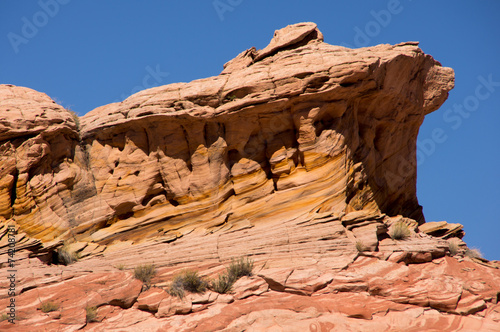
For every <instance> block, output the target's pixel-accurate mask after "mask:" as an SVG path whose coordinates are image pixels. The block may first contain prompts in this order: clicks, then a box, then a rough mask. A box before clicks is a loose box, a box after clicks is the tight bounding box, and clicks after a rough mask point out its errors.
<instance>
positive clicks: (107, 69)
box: [0, 0, 500, 259]
mask: <svg viewBox="0 0 500 332" xmlns="http://www.w3.org/2000/svg"><path fill="white" fill-rule="evenodd" d="M55 4H57V5H55ZM388 13H389V15H387V14H388ZM384 14H385V15H384ZM499 14H500V1H497V0H489V1H488V0H483V1H450V0H447V1H411V0H401V1H395V0H389V1H385V0H384V1H332V0H328V1H327V0H325V1H309V2H306V1H263V0H252V1H250V0H220V1H212V0H198V1H193V0H190V1H167V0H161V1H116V0H115V1H95V0H94V1H90V0H89V1H75V0H73V1H69V0H42V1H14V0H11V1H8V0H4V1H1V2H0V83H9V84H15V85H20V86H26V87H30V88H33V89H36V90H38V91H42V92H45V93H47V94H48V95H49V96H51V97H52V98H55V99H57V100H58V101H59V102H60V103H62V105H63V106H65V107H70V108H72V109H73V110H75V111H76V112H78V113H79V114H80V115H83V114H85V113H87V112H88V111H90V110H92V109H94V108H95V107H98V106H101V105H104V104H107V103H111V102H114V101H118V100H122V99H124V98H125V97H127V96H128V95H130V94H132V93H133V92H136V91H137V90H139V89H142V88H146V87H149V86H153V85H154V86H157V85H163V84H169V83H174V82H189V81H191V80H194V79H197V78H203V77H208V76H214V75H217V74H219V73H220V71H221V70H222V65H223V64H224V63H225V62H227V61H228V60H230V59H232V58H233V57H234V56H236V55H237V54H238V53H240V52H241V51H243V50H245V49H247V48H250V47H251V46H256V47H257V48H263V47H265V46H266V45H267V43H268V42H269V41H270V39H271V37H272V35H273V33H274V30H276V29H279V28H282V27H284V26H286V25H289V24H293V23H297V22H304V21H312V22H316V23H317V24H318V27H319V29H320V30H321V31H322V32H323V34H324V35H325V41H326V42H327V43H330V44H338V45H346V46H352V47H356V46H366V45H376V44H380V43H391V44H394V43H399V42H403V41H409V40H411V41H420V43H421V44H420V47H421V48H422V49H423V51H424V52H426V53H428V54H431V55H432V56H434V58H436V59H437V60H438V61H440V62H441V63H442V64H443V66H447V67H452V68H453V69H454V70H455V74H456V87H455V89H454V90H453V91H452V92H451V93H450V97H449V99H448V101H447V102H446V103H445V104H444V105H443V106H442V108H441V109H440V110H438V111H437V112H435V113H433V114H431V115H429V116H428V117H427V118H426V120H425V122H424V125H423V126H422V128H421V130H420V134H419V141H420V142H421V143H420V149H419V151H420V154H419V168H418V187H417V190H418V198H419V201H420V204H421V205H423V207H424V213H425V216H426V219H427V221H436V220H446V221H448V222H458V223H462V224H463V225H465V231H466V233H467V235H466V237H465V240H466V242H468V244H469V246H471V247H477V248H480V249H481V251H482V252H483V253H484V254H485V256H486V258H489V259H500V244H499V243H500V241H499V238H500V235H499V234H500V217H499V215H500V214H499V212H498V205H496V204H498V203H499V202H500V181H499V179H500V177H499V171H498V170H499V163H500V153H499V152H500V147H499V143H500V130H499V129H498V125H499V124H500V65H499V54H500V37H499V36H500V20H499ZM360 31H361V32H360ZM151 72H152V73H154V74H151ZM148 75H149V76H148ZM145 78H146V79H145ZM481 78H482V79H483V80H486V81H488V80H489V81H492V82H493V83H487V84H486V85H487V86H486V85H485V84H484V83H482V82H483V81H482V80H481ZM460 109H461V110H460ZM436 129H437V130H441V131H442V133H443V132H444V135H445V136H446V139H445V140H444V141H442V140H441V141H439V142H437V141H436V140H434V141H433V142H432V143H431V141H432V132H433V131H434V130H436Z"/></svg>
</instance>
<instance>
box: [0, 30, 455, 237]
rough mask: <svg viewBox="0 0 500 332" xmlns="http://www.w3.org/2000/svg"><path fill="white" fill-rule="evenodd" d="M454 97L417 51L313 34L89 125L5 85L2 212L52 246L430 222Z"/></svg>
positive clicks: (449, 76) (250, 54) (134, 101)
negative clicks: (424, 128) (436, 161)
mask: <svg viewBox="0 0 500 332" xmlns="http://www.w3.org/2000/svg"><path fill="white" fill-rule="evenodd" d="M452 87H453V71H452V70H451V69H450V68H445V67H442V66H441V65H440V64H439V63H438V62H437V61H435V60H434V59H433V58H432V57H430V56H428V55H425V54H424V53H423V52H422V51H421V50H420V49H419V48H418V46H417V44H416V43H403V44H399V45H395V46H390V45H379V46H376V47H371V48H364V49H357V50H351V49H347V48H344V47H339V46H331V45H328V44H326V43H324V42H323V38H322V35H321V33H320V32H319V31H318V29H317V28H316V26H315V25H314V24H300V25H296V26H292V27H288V28H285V29H282V30H280V31H278V32H277V33H276V35H275V36H274V38H273V40H272V41H271V43H270V45H269V46H268V47H266V48H265V49H264V50H261V51H256V50H255V49H250V50H247V51H246V52H243V53H242V54H240V55H239V56H238V57H236V58H235V59H234V60H232V61H230V62H229V63H227V64H226V65H225V69H224V71H223V72H222V73H221V75H219V76H217V77H211V78H207V79H201V80H197V81H193V82H191V83H178V84H170V85H167V86H162V87H157V88H153V89H148V90H145V91H142V92H140V93H137V94H135V95H133V96H131V97H130V98H128V99H126V100H125V101H123V102H122V103H115V104H110V105H106V106H103V107H99V108H97V109H95V110H94V111H92V112H89V113H88V114H86V115H85V116H84V117H82V118H81V119H80V122H81V128H80V130H78V129H77V127H76V125H75V122H74V119H73V118H72V117H71V116H70V114H69V113H68V112H66V111H65V110H64V109H63V108H62V107H61V106H59V105H57V104H55V103H54V102H52V101H51V100H50V99H49V98H48V97H47V96H45V95H43V94H41V93H37V92H35V91H32V90H29V89H26V88H18V87H13V86H2V87H1V91H2V94H1V96H2V109H1V114H2V120H3V121H2V122H3V126H4V128H2V136H1V141H2V158H3V159H4V160H5V161H6V162H5V163H6V164H8V167H3V169H2V172H3V173H2V181H3V185H2V187H1V193H2V194H1V196H0V200H1V201H0V206H1V207H2V211H0V213H1V215H2V216H3V218H5V219H6V220H13V221H15V222H16V223H17V224H18V225H19V226H20V227H21V229H22V230H23V231H25V232H26V233H27V234H29V235H30V236H32V237H35V238H39V239H41V240H44V241H47V240H52V239H54V238H58V237H61V238H69V237H72V238H75V239H78V240H87V241H88V240H93V241H97V242H101V243H109V241H112V240H117V239H119V240H125V239H128V240H130V239H132V240H139V239H144V238H148V237H151V236H158V235H160V236H161V235H162V234H163V233H169V232H170V233H172V232H174V231H175V232H181V233H182V232H185V231H189V230H192V229H193V228H203V229H208V230H211V229H213V228H214V227H215V228H217V227H219V225H222V224H226V225H232V224H237V223H240V222H243V221H244V222H247V221H248V222H250V223H265V222H267V221H278V220H283V219H293V218H295V217H297V216H300V215H302V214H304V213H310V212H321V213H335V214H337V215H344V214H348V213H350V212H353V211H367V212H369V213H385V214H387V215H389V216H396V215H402V216H405V217H409V218H412V219H415V220H417V221H418V222H419V223H421V222H423V221H424V217H423V215H422V211H421V207H420V206H419V204H418V201H417V197H416V156H415V153H416V148H415V147H416V138H417V134H418V129H419V126H420V125H421V123H422V121H423V119H424V116H425V115H426V114H428V113H430V112H432V111H434V110H436V109H437V108H438V107H439V106H440V105H441V104H442V103H443V102H444V101H445V99H446V98H447V95H448V91H449V90H450V89H451V88H452ZM21 119H23V120H21ZM159 229H162V231H158V230H159ZM159 233H162V234H159Z"/></svg>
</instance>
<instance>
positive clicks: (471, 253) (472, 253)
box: [465, 248, 483, 258]
mask: <svg viewBox="0 0 500 332" xmlns="http://www.w3.org/2000/svg"><path fill="white" fill-rule="evenodd" d="M465 256H467V257H469V258H483V254H482V253H481V251H480V250H479V249H477V248H467V249H466V250H465Z"/></svg>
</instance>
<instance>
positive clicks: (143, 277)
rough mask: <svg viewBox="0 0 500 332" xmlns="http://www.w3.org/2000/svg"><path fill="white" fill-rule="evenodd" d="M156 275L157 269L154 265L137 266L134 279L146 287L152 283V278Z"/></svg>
mask: <svg viewBox="0 0 500 332" xmlns="http://www.w3.org/2000/svg"><path fill="white" fill-rule="evenodd" d="M155 274H156V268H155V266H154V265H153V264H144V265H139V266H136V267H135V269H134V277H135V278H136V279H139V280H140V281H142V282H143V283H145V284H146V285H149V284H150V283H151V278H153V276H154V275H155Z"/></svg>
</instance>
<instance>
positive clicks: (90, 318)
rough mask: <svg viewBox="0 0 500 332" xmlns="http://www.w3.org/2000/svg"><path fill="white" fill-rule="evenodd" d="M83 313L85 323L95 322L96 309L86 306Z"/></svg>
mask: <svg viewBox="0 0 500 332" xmlns="http://www.w3.org/2000/svg"><path fill="white" fill-rule="evenodd" d="M85 313H86V315H85V316H86V320H87V323H91V322H97V307H91V306H87V307H86V308H85Z"/></svg>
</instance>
